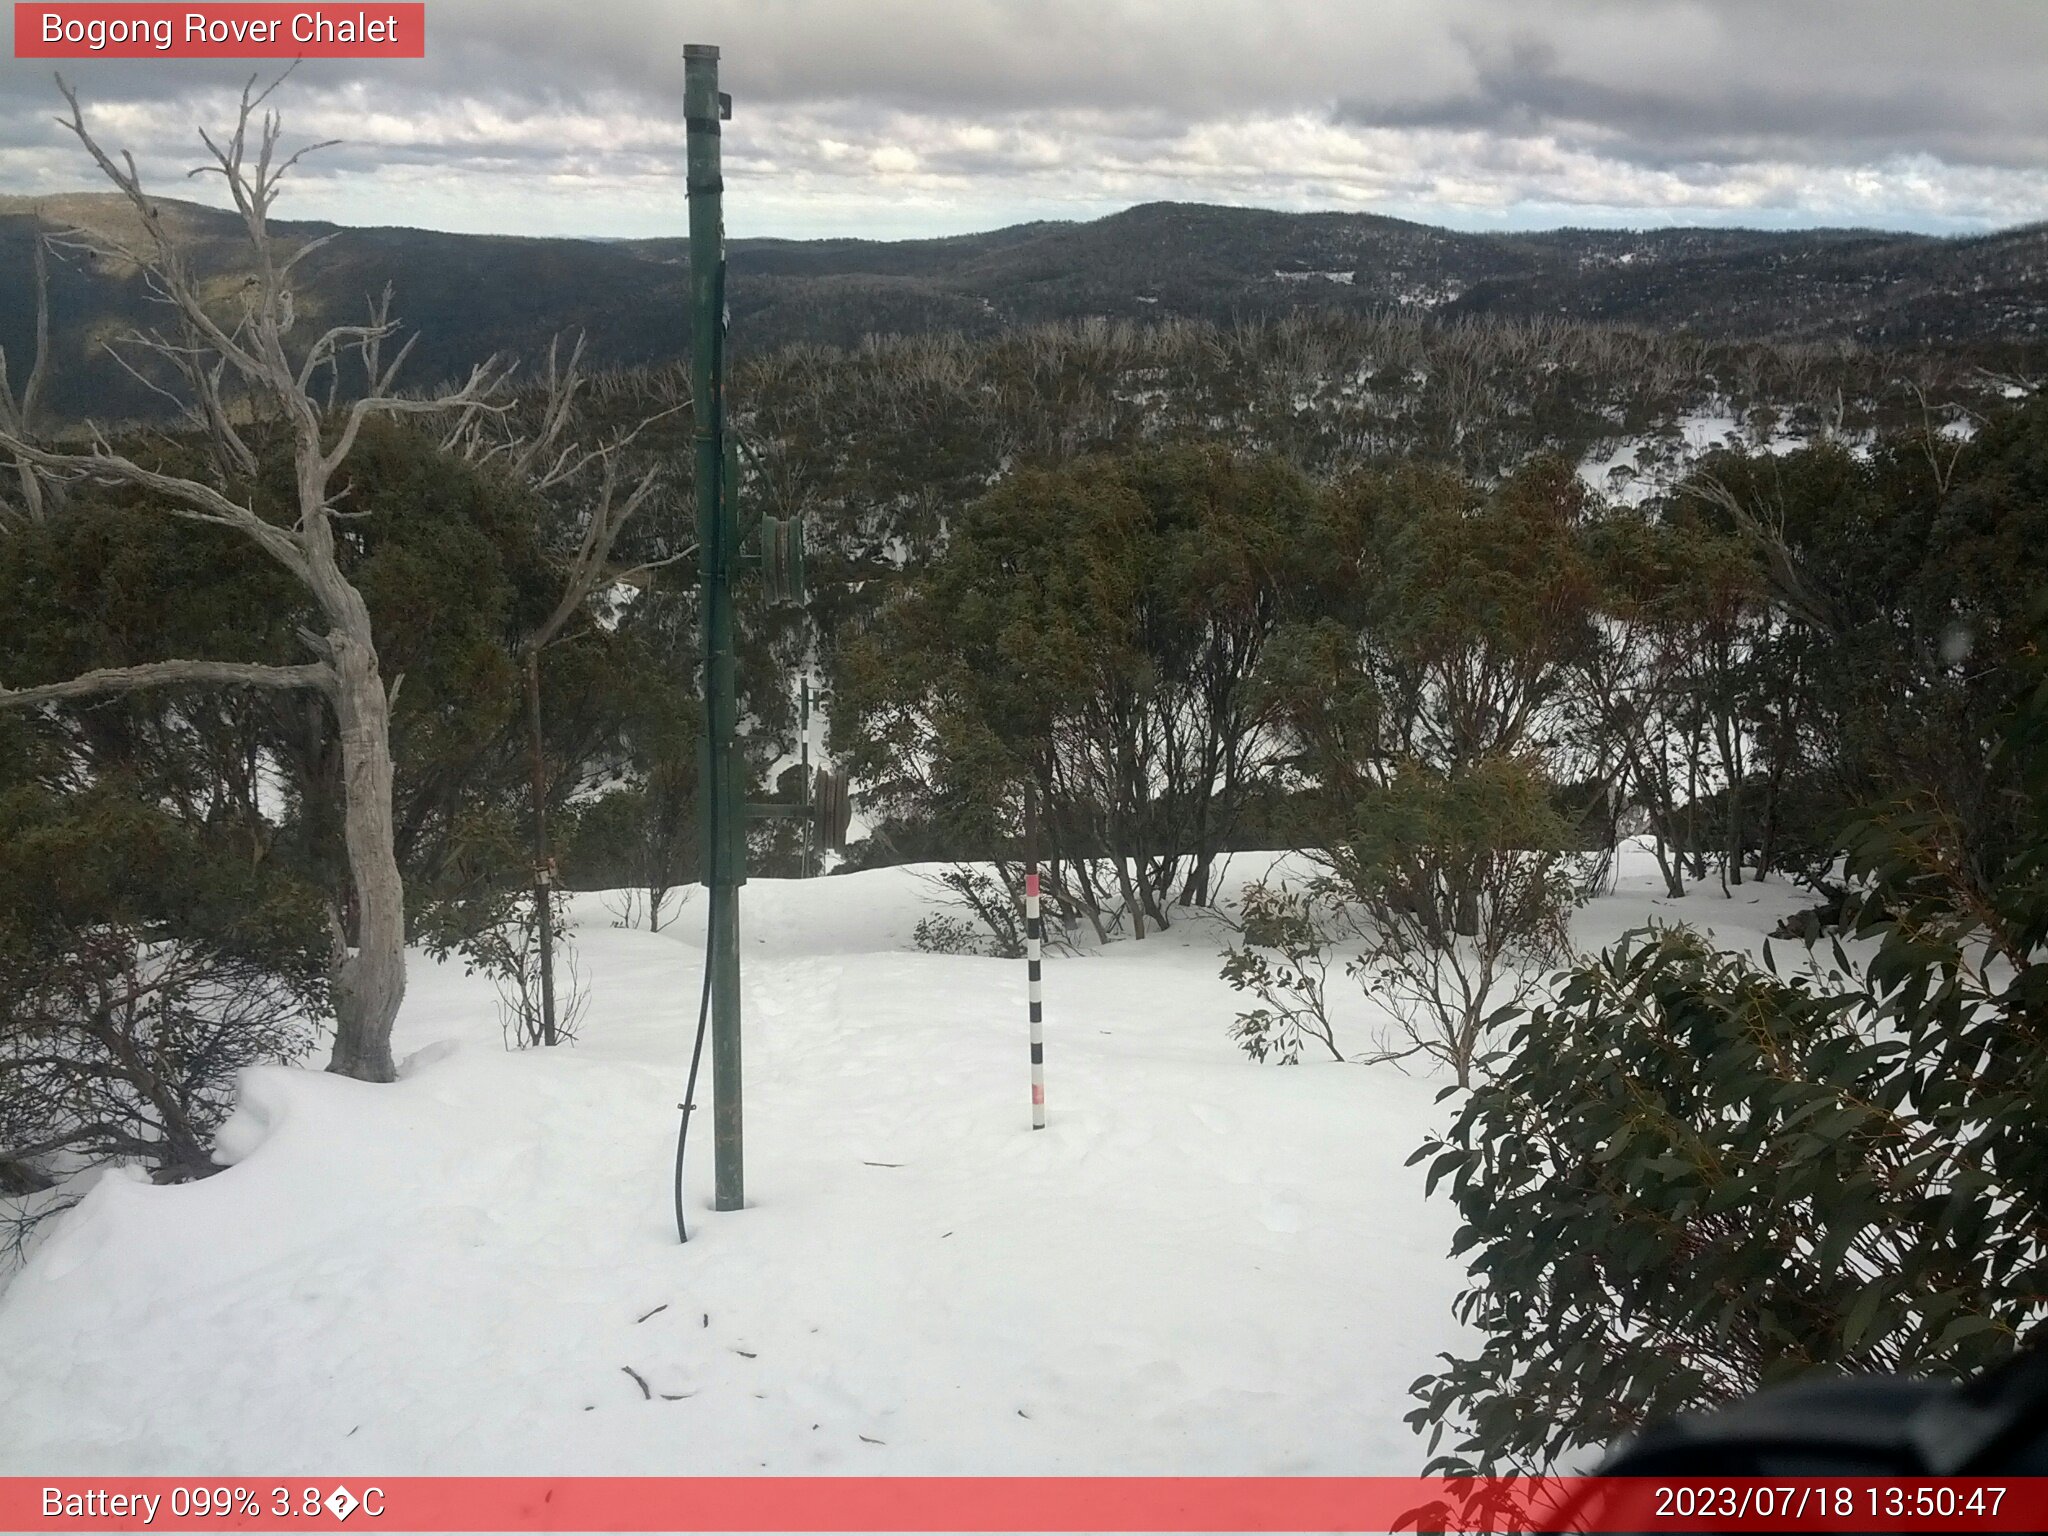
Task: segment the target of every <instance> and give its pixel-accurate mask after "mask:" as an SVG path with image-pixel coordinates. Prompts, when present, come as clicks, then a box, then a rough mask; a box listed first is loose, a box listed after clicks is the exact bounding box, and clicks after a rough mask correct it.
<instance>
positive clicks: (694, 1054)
mask: <svg viewBox="0 0 2048 1536" xmlns="http://www.w3.org/2000/svg"><path fill="white" fill-rule="evenodd" d="M705 907H706V911H705V914H704V995H703V997H702V998H701V999H700V1000H699V1001H698V1003H697V1044H696V1045H695V1046H694V1047H693V1048H692V1049H691V1051H690V1081H689V1085H688V1086H687V1087H685V1088H684V1089H683V1102H682V1103H680V1104H678V1105H677V1106H676V1108H677V1109H680V1110H681V1111H682V1112H683V1123H682V1125H681V1126H680V1127H679V1128H678V1129H677V1131H676V1241H677V1242H679V1243H687V1242H688V1241H689V1240H690V1232H689V1229H688V1228H687V1227H685V1226H684V1225H683V1149H684V1148H685V1147H686V1146H688V1145H689V1142H690V1111H691V1110H693V1109H695V1108H696V1107H697V1063H698V1062H700V1061H702V1060H703V1059H704V1026H705V1025H706V1024H707V1023H709V1022H710V1019H711V966H712V955H713V953H714V951H715V949H716V945H717V939H718V903H717V902H715V901H713V902H706V903H705Z"/></svg>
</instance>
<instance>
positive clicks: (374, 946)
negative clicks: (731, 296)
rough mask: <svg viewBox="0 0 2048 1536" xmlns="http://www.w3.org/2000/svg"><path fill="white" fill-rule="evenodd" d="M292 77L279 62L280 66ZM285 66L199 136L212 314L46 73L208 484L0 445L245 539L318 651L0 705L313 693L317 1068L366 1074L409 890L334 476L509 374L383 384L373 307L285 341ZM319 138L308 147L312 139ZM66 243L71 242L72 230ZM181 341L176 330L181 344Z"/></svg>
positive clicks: (384, 721)
mask: <svg viewBox="0 0 2048 1536" xmlns="http://www.w3.org/2000/svg"><path fill="white" fill-rule="evenodd" d="M287 73H289V71H287ZM282 79H283V77H282V76H280V77H279V80H278V81H274V82H272V83H271V85H270V86H268V87H266V88H265V89H263V90H262V91H260V92H259V91H257V90H256V82H255V81H254V80H253V79H252V80H251V81H250V83H249V84H248V86H246V87H244V89H243V91H242V97H241V107H240V111H239V113H238V115H237V117H236V120H235V126H234V130H233V132H232V133H231V134H229V135H227V136H226V138H225V140H224V141H222V142H216V141H215V139H214V138H213V137H212V136H211V135H208V134H206V133H203V132H202V133H201V135H200V137H201V139H202V140H203V141H204V143H205V146H206V149H207V151H208V153H209V155H210V156H211V161H210V163H208V164H205V165H202V166H200V167H199V168H198V169H197V170H195V171H194V172H193V173H192V174H193V175H195V176H196V175H201V174H212V175H217V176H219V177H221V178H222V180H223V181H224V182H225V183H226V185H227V188H228V192H229V195H230V196H231V197H232V198H233V201H234V206H235V210H236V212H237V213H239V214H240V216H241V220H242V226H243V229H244V232H245V234H246V236H247V240H248V251H249V256H250V258H251V262H252V271H251V273H250V275H249V277H248V279H247V281H246V283H245V284H244V286H243V288H242V290H241V293H240V296H239V302H238V303H237V302H236V301H232V300H231V301H229V304H228V305H222V306H218V308H221V309H226V308H228V307H231V306H232V307H234V308H236V309H238V311H239V312H238V313H236V314H234V315H232V316H230V317H227V318H221V317H220V316H219V315H217V313H216V306H211V305H209V304H208V303H207V302H206V297H205V292H206V290H205V284H204V283H203V281H202V279H201V278H200V276H199V275H198V274H197V273H196V272H194V271H193V269H192V267H191V265H190V263H189V261H188V259H187V255H186V252H185V251H184V249H183V248H182V247H181V245H180V242H179V240H178V239H177V237H176V236H175V235H174V234H173V232H172V230H171V228H170V226H169V224H168V223H167V222H166V220H165V218H164V215H163V213H162V211H161V210H160V209H159V208H158V207H157V205H156V203H155V202H154V200H153V199H152V198H151V197H150V196H149V194H148V193H147V192H146V191H145V190H144V189H143V186H142V182H141V178H140V176H139V174H138V172H137V170H136V167H135V161H134V157H133V156H132V155H129V154H127V153H125V152H124V153H123V154H122V156H121V158H120V160H119V161H118V162H117V161H115V160H114V159H113V158H112V157H111V156H110V155H109V154H108V153H107V152H106V151H105V150H104V149H103V148H101V146H100V144H99V142H98V141H97V140H96V139H95V138H94V137H93V135H92V133H91V132H90V131H89V130H88V128H87V127H86V123H85V116H84V113H83V112H82V110H81V109H80V107H79V104H78V97H77V94H76V92H74V91H73V90H72V89H71V87H70V86H69V85H67V84H65V82H64V81H63V80H62V79H61V78H59V80H58V82H57V85H58V89H59V90H60V91H61V92H62V93H63V95H64V99H65V101H66V103H67V104H68V105H69V107H70V115H69V116H68V117H64V118H59V119H58V122H59V123H60V124H62V126H64V127H65V128H67V129H68V130H70V132H71V133H72V134H73V135H74V136H75V137H76V138H77V139H78V141H79V143H80V144H82V145H83V146H84V147H85V149H86V152H87V153H88V154H90V155H91V156H92V158H93V161H94V163H95V164H96V165H98V167H99V168H100V171H101V172H102V173H103V174H104V175H105V176H106V177H107V179H108V180H109V181H111V182H112V183H113V184H114V186H115V188H116V189H117V190H118V191H119V192H120V193H121V194H122V196H123V197H125V198H126V199H127V201H128V203H129V204H130V205H131V207H132V208H133V209H134V211H135V213H136V214H137V215H138V216H139V219H140V223H141V228H142V230H143V234H144V238H143V239H142V240H141V241H138V242H137V243H136V244H135V246H134V247H132V248H129V247H124V246H122V245H120V244H119V243H118V242H115V241H111V240H99V239H95V240H94V241H93V242H92V243H94V244H95V245H96V246H97V247H98V248H99V249H102V250H104V251H106V252H107V253H108V254H111V255H113V256H115V257H117V258H120V259H123V260H126V261H128V262H131V263H133V264H134V265H135V266H136V267H137V268H138V269H139V270H140V271H141V272H142V273H143V274H144V276H145V279H146V281H147V282H148V283H149V285H150V287H151V289H152V291H153V292H154V294H155V295H156V297H157V298H158V299H159V300H161V301H162V302H163V303H164V304H166V305H167V306H169V308H170V310H171V312H172V315H173V317H174V330H175V334H176V335H177V336H178V337H180V338H181V339H179V340H175V341H173V340H166V339H165V338H164V337H163V336H162V335H161V334H151V335H138V336H131V337H130V338H129V341H130V342H131V344H133V345H135V346H137V347H140V348H142V349H144V350H146V351H150V352H154V353H156V354H158V355H160V356H163V357H165V358H167V359H168V360H169V361H170V362H171V363H172V364H173V366H174V367H175V368H176V369H177V372H178V373H179V375H180V376H181V377H182V379H183V381H184V385H185V387H186V388H187V389H191V390H196V391H197V392H198V394H199V399H198V400H197V401H196V405H197V407H198V410H199V415H200V419H202V420H204V421H206V422H207V423H208V424H209V425H210V426H211V427H212V429H213V431H214V433H215V442H214V445H213V446H214V448H215V462H216V474H215V479H214V482H213V483H208V482H206V481H201V480H197V479H192V478H188V477H185V476H182V475H175V474H166V473H163V472H161V471H159V470H156V469H152V468H150V467H149V466H148V465H145V464H142V463H138V462H137V461H136V460H134V459H133V458H130V457H128V456H127V455H125V454H122V453H118V452H116V451H115V450H114V448H113V447H112V446H111V445H110V444H109V443H108V442H107V440H106V439H105V437H104V436H102V435H101V434H100V433H99V432H98V431H97V430H95V431H94V432H93V434H92V446H91V448H90V450H89V451H86V452H66V453H57V452H51V451H47V450H45V449H42V448H39V447H37V446H35V445H34V444H32V443H30V442H29V441H28V440H27V438H26V437H25V436H24V435H23V434H21V433H20V432H18V431H8V430H0V449H4V450H6V451H7V452H8V453H10V454H11V455H12V456H13V460H14V463H15V465H16V466H19V465H22V464H26V465H29V466H33V467H34V468H35V469H37V470H39V471H41V472H43V473H44V474H45V475H48V476H50V477H53V478H56V479H67V478H68V479H87V480H92V481H97V482H101V483H109V484H123V485H131V486H137V487H140V488H142V489H144V490H146V491H149V492H152V493H154V494H155V495H156V496H158V497H160V498H162V501H163V510H164V513H165V515H166V516H171V517H180V518H185V519H188V520H190V521H192V522H198V523H209V524H213V525H215V526H217V527H223V528H229V529H232V530H234V531H235V532H236V533H238V534H240V535H242V536H243V537H245V538H247V539H248V540H250V541H251V542H252V543H254V544H255V545H256V546H257V547H258V548H259V549H261V550H262V551H263V552H264V553H265V554H266V555H268V556H269V557H270V558H271V559H272V560H275V561H276V562H277V563H278V564H279V565H281V566H283V567H284V569H286V570H287V571H289V572H290V573H291V574H292V576H293V577H294V578H295V579H296V580H297V581H298V583H299V584H300V586H302V587H303V588H304V589H305V591H306V593H307V595H308V596H309V597H310V598H311V599H312V601H313V604H314V606H315V608H316V609H317V611H318V613H319V615H320V620H321V623H322V624H323V625H324V628H323V629H321V630H319V631H317V632H316V631H315V630H313V629H301V631H300V638H301V640H302V641H303V642H304V644H305V646H306V648H307V650H308V651H310V652H311V653H312V655H313V657H314V659H313V660H312V661H309V662H300V663H298V664H295V665H288V666H284V665H280V666H265V665H259V664H252V663H246V662H232V663H231V662H219V661H205V660H172V661H163V662H156V663H152V664H150V665H147V666H139V667H120V668H112V669H107V670H103V671H97V672H91V673H87V674H86V675H85V676H83V677H77V678H73V679H71V680H69V681H68V682H61V683H52V684H48V685H44V686H40V687H29V688H19V689H5V688H0V707H15V708H19V707H23V706H30V705H36V704H41V703H45V702H49V701H53V700H58V699H69V698H79V697H83V696H87V695H92V694H109V693H117V692H124V691H133V690H136V689H143V688H154V687H160V686H167V685H216V686H218V685H230V686H246V687H259V688H312V689H315V690H317V691H318V692H319V693H320V694H321V695H322V696H323V697H324V698H325V699H326V700H327V702H328V704H329V706H330V707H331V708H332V710H333V711H334V718H335V723H336V725H337V727H338V734H339V737H340V743H341V755H342V769H343V779H344V796H345V805H344V813H343V834H344V840H345V843H346V847H347V856H348V868H349V879H350V888H351V894H352V898H353V899H352V906H353V911H352V913H351V914H349V915H350V916H351V917H352V919H353V923H352V929H353V931H350V925H349V924H348V923H346V922H345V921H344V917H343V914H342V913H341V912H340V911H339V910H338V909H336V908H334V907H330V926H331V929H332V932H333V938H334V1007H335V1015H336V1031H335V1042H334V1054H333V1059H332V1060H331V1061H330V1062H329V1064H328V1070H329V1071H332V1072H339V1073H342V1074H344V1075H346V1076H349V1077H357V1078H362V1079H365V1080H368V1081H372V1082H388V1081H390V1080H391V1078H392V1077H393V1076H394V1075H395V1074H394V1071H393V1067H392V1061H391V1026H392V1021H393V1020H394V1019H395V1018H396V1017H397V1014H398V1007H399V1003H400V1001H401V1000H402V999H403V997H404V995H405V897H404V890H403V886H402V884H401V881H400V878H399V871H398V860H397V856H396V852H395V849H394V844H393V836H392V812H391V787H392V765H391V735H390V719H391V704H392V700H393V699H394V698H395V697H396V696H397V692H398V684H399V681H400V679H393V680H392V681H391V682H390V683H389V684H388V685H387V683H386V681H385V678H384V676H383V673H382V671H381V669H380V667H379V665H378V660H377V648H376V644H375V641H374V638H373V636H372V634H371V628H370V613H369V609H368V607H367V606H366V604H365V603H364V601H363V597H362V594H361V593H360V592H359V591H357V590H356V588H355V586H354V585H353V584H352V583H351V582H350V581H349V579H348V577H347V575H346V574H345V573H344V572H343V569H342V565H341V560H340V551H339V549H338V540H337V530H336V527H335V522H336V519H337V518H343V517H359V516H362V515H364V512H363V509H360V508H356V509H350V510H349V511H347V512H343V511H341V510H338V509H337V507H336V504H335V503H336V499H337V490H336V487H335V477H336V475H337V474H338V473H339V471H340V470H341V468H342V465H343V464H344V463H345V462H346V461H347V459H348V456H349V451H350V449H352V448H353V447H354V446H355V443H356V439H357V437H358V435H359V434H360V432H361V431H362V428H363V425H364V423H365V422H367V421H369V420H370V419H371V418H372V417H390V416H403V415H428V414H438V413H445V412H449V411H455V412H462V411H466V410H470V409H472V408H474V409H479V410H482V409H495V408H497V399H498V395H499V386H500V385H501V384H502V382H503V379H504V370H503V369H501V368H500V367H499V366H498V365H497V362H496V360H495V359H492V360H491V361H488V362H486V363H484V364H482V365H480V366H479V367H477V368H476V369H474V370H473V371H472V372H471V374H470V376H469V378H468V379H467V381H466V382H464V383H463V385H462V386H461V387H460V388H459V389H454V390H450V391H444V392H442V393H438V394H434V395H427V396H406V395H400V394H398V393H396V390H395V386H396V375H397V372H398V369H399V367H400V365H401V364H402V363H403V362H404V360H405V351H406V349H401V350H400V352H399V354H398V356H397V357H396V358H394V359H393V360H392V362H391V363H390V364H389V365H388V366H382V365H381V358H380V354H379V352H378V350H377V349H378V348H379V346H380V344H381V343H382V342H383V341H384V340H385V338H387V337H388V336H389V335H390V334H391V333H392V331H393V329H394V326H393V325H392V323H391V321H390V320H389V318H388V313H386V312H381V311H379V312H373V314H372V318H371V320H370V322H369V323H368V324H365V325H339V326H334V327H332V328H330V329H328V330H326V331H324V332H322V333H321V334H320V335H318V336H316V337H314V338H313V339H312V340H311V341H310V342H309V343H306V344H305V345H304V346H303V348H302V349H294V348H293V347H292V345H291V344H290V342H289V339H288V338H289V337H290V335H291V332H292V330H293V320H294V313H293V310H294V300H293V291H292V273H293V271H294V269H295V268H296V267H297V266H298V264H299V263H300V262H301V261H303V260H304V259H305V258H306V256H307V255H309V254H310V253H311V252H312V251H314V250H316V249H318V248H319V247H320V246H321V245H324V244H325V243H326V241H327V240H328V239H331V238H332V237H331V236H327V237H323V238H321V239H318V240H313V241H309V242H307V243H305V244H303V245H300V246H299V247H298V248H297V249H295V250H293V251H292V252H290V254H288V255H286V254H281V253H280V250H279V244H278V241H277V239H276V238H275V235H274V233H273V231H272V229H271V227H270V222H269V220H270V210H271V206H272V204H273V203H274V202H275V200H276V198H277V193H278V187H279V184H280V183H281V182H282V180H283V179H284V177H285V175H286V174H287V173H288V172H289V171H290V170H291V169H292V167H293V166H294V165H296V164H297V163H298V161H299V160H300V158H301V157H302V156H304V155H305V154H307V153H308V152H309V150H305V149H302V150H299V151H297V152H296V153H293V154H289V155H285V156H282V157H280V155H279V152H278V143H279V139H280V136H281V131H282V130H281V124H280V121H279V118H278V115H277V114H276V113H275V112H274V111H263V112H262V115H261V119H260V122H259V121H258V112H259V109H261V108H262V107H263V105H264V102H265V101H266V100H267V99H268V98H269V96H270V94H271V92H272V91H274V90H275V89H276V88H277V85H278V84H279V83H281V82H282ZM320 147H324V146H319V145H315V146H311V148H320ZM74 238H77V239H80V240H81V241H84V240H86V239H87V237H85V236H82V235H80V236H75V237H74ZM182 338H189V339H182ZM351 353H356V354H360V355H361V356H362V358H363V359H364V361H365V364H366V366H367V367H368V368H369V370H370V375H371V376H370V378H369V383H368V388H367V389H366V391H365V392H364V393H363V394H362V395H361V396H359V397H358V398H356V399H355V400H353V401H351V402H349V403H348V404H347V405H345V406H342V407H340V408H339V409H337V410H333V411H330V410H328V409H326V408H325V406H324V402H321V401H317V400H316V399H315V397H314V389H315V387H316V381H317V379H318V376H319V374H320V371H321V370H322V369H323V368H325V369H329V370H333V369H335V368H337V367H338V366H339V364H340V362H341V360H342V359H343V358H344V357H346V356H348V355H350V354H351ZM230 385H233V386H237V387H239V389H240V390H241V391H242V392H243V393H244V395H245V396H246V404H245V407H244V409H243V411H242V413H241V414H242V417H243V419H244V420H246V419H247V417H248V413H249V411H250V410H254V411H257V412H260V413H261V414H262V416H263V417H264V418H265V419H266V420H274V422H275V423H276V425H277V426H278V427H279V428H280V429H281V430H282V431H283V432H284V433H285V434H286V435H287V436H288V438H289V441H290V444H291V454H292V465H293V470H294V489H295V493H296V494H295V497H294V501H295V505H294V507H293V508H292V511H291V513H290V514H289V515H290V517H291V520H290V521H288V522H287V521H284V520H282V519H279V520H273V519H272V518H269V517H265V516H263V515H262V514H260V513H259V512H258V511H257V510H256V506H255V502H254V497H253V495H252V489H251V486H250V484H249V477H248V475H247V473H246V471H244V472H241V473H237V469H236V467H237V466H238V465H246V466H247V467H250V468H253V465H254V456H253V454H251V453H250V452H249V451H248V445H247V444H246V443H245V442H244V441H243V440H242V438H241V436H240V435H239V434H238V433H237V431H236V428H235V427H234V425H233V424H232V419H233V417H234V415H235V413H234V412H233V411H231V410H230V408H229V402H228V400H227V398H226V393H225V392H226V391H227V389H228V388H229V387H230Z"/></svg>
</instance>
